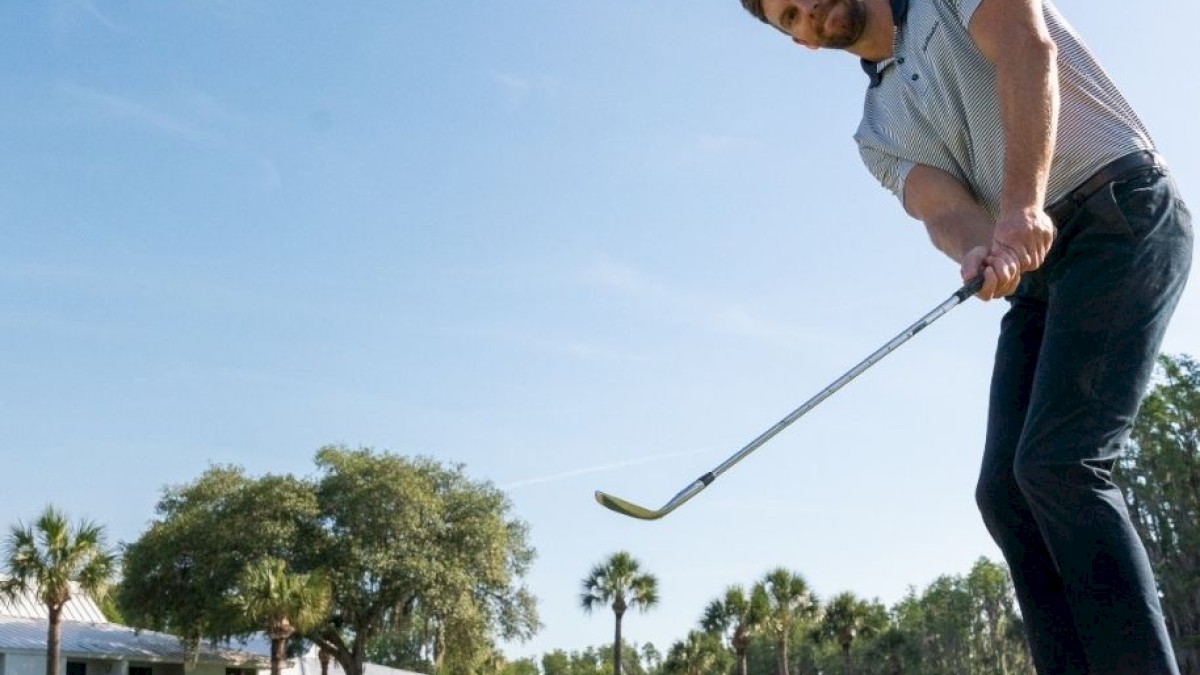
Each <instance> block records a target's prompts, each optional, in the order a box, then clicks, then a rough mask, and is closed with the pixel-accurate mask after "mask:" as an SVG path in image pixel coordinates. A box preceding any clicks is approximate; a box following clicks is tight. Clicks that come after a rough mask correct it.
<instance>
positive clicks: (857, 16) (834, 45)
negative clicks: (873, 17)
mask: <svg viewBox="0 0 1200 675" xmlns="http://www.w3.org/2000/svg"><path fill="white" fill-rule="evenodd" d="M845 5H846V21H847V22H849V25H848V26H847V27H846V31H845V32H844V33H838V34H837V35H831V36H829V38H828V39H827V40H826V41H825V47H826V48H828V49H846V48H847V47H850V46H851V45H853V44H854V43H855V42H858V40H859V38H861V37H862V36H863V33H864V32H866V30H867V6H866V3H864V2H863V0H845Z"/></svg>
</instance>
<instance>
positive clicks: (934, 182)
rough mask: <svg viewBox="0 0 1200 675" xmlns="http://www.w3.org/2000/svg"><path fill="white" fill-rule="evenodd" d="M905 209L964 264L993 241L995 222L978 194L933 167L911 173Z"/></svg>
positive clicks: (920, 167)
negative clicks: (969, 254)
mask: <svg viewBox="0 0 1200 675" xmlns="http://www.w3.org/2000/svg"><path fill="white" fill-rule="evenodd" d="M904 208H905V210H906V211H908V213H909V215H911V216H912V217H913V218H916V219H917V220H919V221H921V222H922V223H924V224H925V230H926V232H928V233H929V239H930V241H932V242H933V245H934V246H935V247H936V248H937V249H938V250H939V251H941V252H942V253H945V254H946V255H947V256H948V257H949V258H950V259H951V260H953V261H955V262H958V263H961V262H962V260H963V256H965V255H966V253H967V252H968V251H970V250H971V249H973V248H975V247H978V246H986V245H987V244H988V242H990V241H991V240H992V228H993V222H992V219H991V217H990V216H989V215H988V213H987V211H986V210H984V208H983V207H982V206H980V205H979V202H977V201H976V200H975V197H974V195H972V194H971V192H970V190H968V189H967V187H966V186H965V185H963V184H962V183H961V182H959V181H958V180H957V179H956V178H954V177H953V176H951V175H950V174H948V173H946V172H944V171H941V170H940V169H935V168H933V167H930V166H924V165H918V166H915V167H913V169H912V171H911V172H910V173H909V175H908V180H907V188H906V190H905V197H904Z"/></svg>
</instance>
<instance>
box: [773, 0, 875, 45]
mask: <svg viewBox="0 0 1200 675" xmlns="http://www.w3.org/2000/svg"><path fill="white" fill-rule="evenodd" d="M763 13H764V14H766V16H767V20H768V21H770V22H771V25H772V26H775V27H776V28H778V29H779V30H781V31H783V32H784V33H786V34H787V35H790V36H791V38H792V40H793V41H794V42H795V43H796V44H798V45H803V46H805V47H808V48H809V49H821V48H826V49H845V48H846V47H849V46H850V45H852V44H854V43H855V42H856V41H857V40H858V38H859V37H861V36H862V32H863V28H864V27H865V25H866V7H865V5H864V3H863V0H763Z"/></svg>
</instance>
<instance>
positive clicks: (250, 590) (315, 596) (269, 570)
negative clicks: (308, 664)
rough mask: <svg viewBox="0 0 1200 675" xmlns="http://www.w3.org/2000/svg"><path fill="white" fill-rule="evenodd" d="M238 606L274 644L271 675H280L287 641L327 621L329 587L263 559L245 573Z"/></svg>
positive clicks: (317, 577)
mask: <svg viewBox="0 0 1200 675" xmlns="http://www.w3.org/2000/svg"><path fill="white" fill-rule="evenodd" d="M234 603H235V604H236V605H237V606H238V608H239V609H240V610H241V611H242V612H243V614H245V616H246V618H247V619H249V620H250V621H251V622H252V623H255V624H257V625H259V626H262V628H263V630H264V632H265V633H266V635H267V637H268V638H270V640H271V675H280V672H281V671H282V664H283V661H284V660H285V659H286V658H287V655H286V653H285V648H286V645H287V641H288V640H289V639H290V638H291V637H292V636H293V635H294V634H296V632H297V631H299V632H301V633H306V632H308V631H311V630H313V629H315V628H316V627H317V626H319V625H320V624H321V623H322V622H324V621H325V620H326V618H327V617H328V612H329V586H328V584H326V583H325V580H324V578H322V576H321V575H320V574H319V573H316V572H314V573H312V574H290V573H288V570H287V562H286V561H283V560H280V559H278V558H263V559H261V560H257V561H255V562H253V563H251V564H250V565H249V566H247V567H246V569H245V571H244V572H243V573H242V578H241V580H240V582H239V583H238V589H237V595H236V596H235V597H234Z"/></svg>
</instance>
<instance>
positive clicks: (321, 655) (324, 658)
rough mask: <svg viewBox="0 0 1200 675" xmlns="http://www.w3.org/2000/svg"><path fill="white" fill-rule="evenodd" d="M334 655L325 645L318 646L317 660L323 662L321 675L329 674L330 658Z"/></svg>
mask: <svg viewBox="0 0 1200 675" xmlns="http://www.w3.org/2000/svg"><path fill="white" fill-rule="evenodd" d="M332 656H333V655H332V654H330V653H329V650H328V649H325V648H324V647H318V648H317V662H318V663H320V664H321V675H329V660H330V659H331V658H332Z"/></svg>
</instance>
